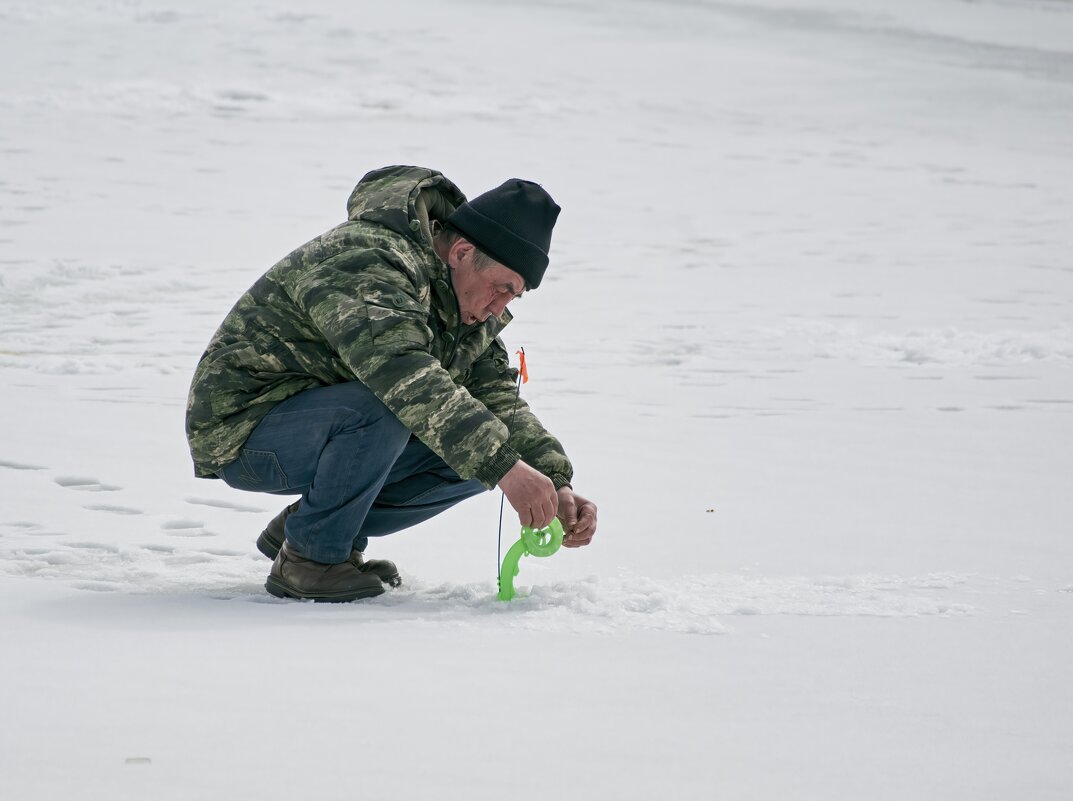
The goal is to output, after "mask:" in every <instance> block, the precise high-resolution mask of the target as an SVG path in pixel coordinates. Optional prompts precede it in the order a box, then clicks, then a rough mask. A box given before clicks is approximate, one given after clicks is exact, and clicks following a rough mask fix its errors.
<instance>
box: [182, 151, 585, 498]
mask: <svg viewBox="0 0 1073 801" xmlns="http://www.w3.org/2000/svg"><path fill="white" fill-rule="evenodd" d="M464 201H465V197H464V196H463V195H462V193H461V192H460V191H459V190H458V188H457V187H455V185H454V184H453V183H451V182H450V181H449V180H447V178H445V177H444V176H443V175H441V174H440V173H438V172H435V171H432V170H427V169H421V168H417V167H386V168H384V169H382V170H376V171H374V172H371V173H369V174H368V175H366V176H365V177H364V178H363V179H362V180H361V181H360V182H359V183H358V185H357V187H355V189H354V191H353V193H352V194H351V195H350V200H349V202H348V204H347V210H348V212H349V214H348V217H349V219H348V221H347V222H345V223H343V224H342V225H339V226H337V227H335V228H333V229H331V230H330V231H328V232H327V233H325V234H322V235H321V236H319V237H317V238H316V239H313V240H312V241H310V242H308V243H306V244H305V245H302V246H301V247H300V248H298V249H297V250H295V251H294V252H293V253H291V254H290V255H288V256H287V257H286V258H284V259H283V260H282V261H280V262H278V263H277V264H276V265H275V266H273V267H272V268H271V269H270V270H269V271H268V272H267V273H266V274H265V275H264V276H263V277H262V278H261V279H260V280H259V281H257V283H255V284H254V285H253V286H252V287H251V288H250V289H249V291H247V292H246V294H244V295H243V296H242V297H241V298H240V299H239V301H238V302H237V303H236V304H235V306H234V308H232V310H231V312H230V313H229V314H228V315H227V317H226V318H225V319H224V321H223V323H222V324H221V325H220V328H219V329H218V330H217V332H216V334H215V335H214V336H213V338H212V340H211V342H210V343H209V346H208V349H207V350H206V351H205V353H204V355H203V356H202V357H201V361H200V362H199V363H198V366H197V369H196V371H195V373H194V378H193V383H192V385H191V388H190V396H189V400H188V403H187V413H186V432H187V439H188V440H189V443H190V452H191V455H192V456H193V459H194V471H195V473H196V474H197V475H198V476H202V477H214V476H215V474H216V472H217V471H218V470H220V469H221V468H222V467H224V466H225V465H227V464H229V463H230V462H232V461H234V460H235V459H236V458H238V455H239V452H240V451H241V449H242V445H243V443H245V441H246V438H247V437H248V436H249V435H250V433H251V432H252V431H253V429H254V428H255V427H256V426H257V424H258V423H259V422H260V421H261V419H262V418H263V417H264V416H265V415H266V414H267V413H268V412H269V411H270V410H271V409H272V407H273V406H274V405H275V404H277V403H279V402H280V401H282V400H284V399H286V398H289V397H290V396H292V395H294V394H296V393H298V392H302V391H303V390H307V389H311V388H313V387H322V386H328V385H331V384H336V383H340V382H343V381H354V380H355V379H356V380H359V381H361V382H362V383H363V384H365V385H366V386H367V387H369V388H370V389H371V390H372V391H373V392H374V393H375V394H376V395H377V397H379V398H380V399H381V400H382V401H383V402H384V404H385V405H386V406H387V407H388V408H389V409H390V410H391V411H392V412H394V414H395V415H396V416H397V417H398V418H399V420H401V421H402V423H403V424H404V425H405V426H406V427H407V428H409V429H410V431H411V432H413V433H414V435H416V436H417V437H418V439H420V440H421V441H422V442H424V443H425V444H426V445H428V446H429V447H430V448H431V449H432V450H433V451H435V452H436V453H437V454H439V455H440V457H442V458H443V460H444V461H445V462H446V463H447V464H448V465H450V466H451V467H452V468H453V469H454V470H455V471H456V472H457V473H458V474H459V475H460V476H462V477H463V478H467V479H468V478H476V479H479V480H480V481H481V483H483V484H484V485H485V486H486V487H488V488H492V487H493V486H495V485H496V484H497V483H498V481H499V479H501V478H502V477H503V475H504V474H505V473H506V472H507V470H509V469H510V468H511V467H512V466H513V465H514V463H515V462H516V461H518V459H519V458H522V459H524V460H525V461H526V462H527V463H528V464H530V465H532V466H533V467H535V468H536V469H537V470H539V471H540V472H542V473H544V474H545V475H546V476H548V477H549V478H551V479H552V481H553V482H554V483H555V486H556V487H561V486H563V485H565V484H567V483H569V482H570V479H571V476H572V472H573V470H572V467H571V465H570V461H569V460H568V459H567V457H566V454H565V453H564V452H563V449H562V446H561V445H560V444H559V441H558V440H557V439H555V437H553V436H552V435H551V434H549V433H548V432H547V431H546V430H545V429H544V427H543V426H542V425H541V424H540V421H539V420H538V419H537V418H536V416H535V415H534V414H533V413H532V412H531V411H530V409H529V407H528V405H527V404H526V403H525V401H524V400H521V399H519V400H518V404H517V410H516V412H515V413H514V417H513V431H512V432H508V423H510V421H511V417H512V410H513V409H514V403H515V397H516V394H517V386H516V384H515V381H516V376H517V373H516V371H514V370H512V369H511V368H510V367H509V365H508V360H507V352H506V349H505V348H504V346H503V343H502V342H501V341H500V340H499V338H498V334H499V332H500V331H501V330H502V329H503V327H504V326H505V325H506V324H507V323H508V322H510V312H508V311H504V312H503V314H502V315H501V316H500V317H498V318H497V317H490V318H489V319H488V320H486V321H485V322H484V323H475V324H472V325H463V324H462V322H461V317H460V313H459V309H458V301H457V299H456V297H455V294H454V290H453V288H452V285H451V278H450V275H449V274H448V268H447V266H446V265H445V264H444V263H443V262H442V261H441V260H440V259H439V257H438V256H437V255H436V253H435V251H434V250H433V249H432V237H431V232H430V220H433V219H441V220H442V219H443V218H445V217H446V216H447V215H448V214H450V212H451V211H452V210H453V209H454V208H455V207H456V206H457V205H459V204H460V203H462V202H464ZM508 434H509V436H508ZM508 439H509V442H508Z"/></svg>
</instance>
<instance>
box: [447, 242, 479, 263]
mask: <svg viewBox="0 0 1073 801" xmlns="http://www.w3.org/2000/svg"><path fill="white" fill-rule="evenodd" d="M472 252H473V243H472V242H467V241H466V240H465V239H456V240H455V241H454V244H452V245H451V250H450V251H449V252H448V254H447V255H448V260H447V266H448V267H451V268H452V269H453V268H454V267H455V264H451V257H454V260H455V263H456V264H457V263H458V262H461V261H462V259H464V258H465V257H466V254H468V253H472Z"/></svg>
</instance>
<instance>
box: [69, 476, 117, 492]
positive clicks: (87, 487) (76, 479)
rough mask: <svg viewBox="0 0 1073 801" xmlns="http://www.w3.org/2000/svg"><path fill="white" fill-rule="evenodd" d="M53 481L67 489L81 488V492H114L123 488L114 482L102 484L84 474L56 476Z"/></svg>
mask: <svg viewBox="0 0 1073 801" xmlns="http://www.w3.org/2000/svg"><path fill="white" fill-rule="evenodd" d="M54 480H55V482H56V483H57V484H59V485H60V486H61V487H66V488H67V489H73V490H81V491H82V492H116V491H117V490H121V489H123V488H122V487H117V486H115V485H114V484H104V483H102V482H101V481H98V480H97V479H95V478H86V477H84V476H57V477H56V478H55V479H54Z"/></svg>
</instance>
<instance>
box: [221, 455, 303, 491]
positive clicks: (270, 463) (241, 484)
mask: <svg viewBox="0 0 1073 801" xmlns="http://www.w3.org/2000/svg"><path fill="white" fill-rule="evenodd" d="M221 475H222V476H223V479H224V480H225V481H226V482H227V483H228V484H230V485H231V486H232V487H234V488H235V489H244V490H252V491H254V492H278V491H279V490H285V489H287V486H288V485H287V474H286V473H284V472H283V468H282V467H280V466H279V459H277V458H276V454H275V452H274V451H255V450H250V449H249V448H243V449H242V453H241V454H239V457H238V459H236V460H235V461H234V462H232V463H231V464H229V465H228V466H227V467H225V468H224V469H223V470H222V471H221Z"/></svg>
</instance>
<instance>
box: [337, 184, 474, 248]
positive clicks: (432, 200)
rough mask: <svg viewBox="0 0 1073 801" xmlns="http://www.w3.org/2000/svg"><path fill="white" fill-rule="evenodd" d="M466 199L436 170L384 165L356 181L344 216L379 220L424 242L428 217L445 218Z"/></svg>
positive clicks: (429, 234)
mask: <svg viewBox="0 0 1073 801" xmlns="http://www.w3.org/2000/svg"><path fill="white" fill-rule="evenodd" d="M465 202H466V196H465V195H463V194H462V192H461V191H460V190H459V188H458V187H457V186H455V185H454V184H453V183H452V182H451V181H449V180H448V179H447V178H445V177H444V176H443V174H442V173H440V172H437V171H436V170H429V169H426V168H424V167H407V166H394V167H383V168H381V169H379V170H373V171H372V172H370V173H368V174H367V175H366V176H365V177H364V178H362V179H361V180H360V181H358V185H357V186H355V187H354V191H353V192H351V193H350V199H349V200H348V201H347V218H348V219H350V220H367V221H369V222H375V223H379V224H380V225H383V226H386V227H387V228H390V229H391V230H392V231H395V232H397V233H400V234H402V235H404V236H407V237H410V238H411V239H416V240H417V241H418V242H421V243H422V244H426V245H427V244H429V243H430V242H431V241H432V235H431V232H430V230H429V220H430V219H434V220H445V219H446V218H447V216H448V215H449V214H450V213H451V212H452V211H454V210H455V208H456V207H458V206H460V205H462V204H463V203H465Z"/></svg>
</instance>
